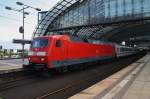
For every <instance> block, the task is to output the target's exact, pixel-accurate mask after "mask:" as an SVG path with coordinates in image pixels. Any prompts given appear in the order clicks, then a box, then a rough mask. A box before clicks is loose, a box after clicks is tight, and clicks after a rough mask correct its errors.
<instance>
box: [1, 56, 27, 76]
mask: <svg viewBox="0 0 150 99" xmlns="http://www.w3.org/2000/svg"><path fill="white" fill-rule="evenodd" d="M27 62H28V61H27V59H26V60H25V63H27ZM21 70H22V60H21V59H8V60H0V74H4V73H9V72H15V71H21Z"/></svg>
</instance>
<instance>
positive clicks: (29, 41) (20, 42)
mask: <svg viewBox="0 0 150 99" xmlns="http://www.w3.org/2000/svg"><path fill="white" fill-rule="evenodd" d="M13 43H16V44H31V40H22V39H13Z"/></svg>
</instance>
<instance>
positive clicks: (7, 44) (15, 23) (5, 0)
mask: <svg viewBox="0 0 150 99" xmlns="http://www.w3.org/2000/svg"><path fill="white" fill-rule="evenodd" d="M59 1H60V0H0V45H3V48H8V49H9V48H12V47H13V48H16V47H21V46H20V45H16V44H15V45H14V44H12V43H11V42H12V39H21V38H22V34H21V33H19V31H18V28H19V27H20V26H22V14H21V13H18V12H15V11H11V10H6V9H5V6H10V7H12V8H15V9H21V8H22V6H19V5H16V2H22V3H24V4H26V5H30V6H33V7H36V8H37V7H38V8H40V9H41V10H42V11H47V10H50V9H51V8H52V7H53V6H54V5H55V4H56V3H58V2H59ZM25 11H26V12H29V13H30V14H29V15H27V16H26V18H25V39H31V37H32V33H33V31H34V30H35V27H36V25H37V11H36V10H33V9H30V8H28V9H26V10H25Z"/></svg>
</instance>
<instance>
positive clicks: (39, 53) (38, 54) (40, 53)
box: [36, 52, 46, 56]
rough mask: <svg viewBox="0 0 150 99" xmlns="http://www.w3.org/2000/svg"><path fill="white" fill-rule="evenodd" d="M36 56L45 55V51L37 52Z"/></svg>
mask: <svg viewBox="0 0 150 99" xmlns="http://www.w3.org/2000/svg"><path fill="white" fill-rule="evenodd" d="M36 55H37V56H46V52H37V54H36Z"/></svg>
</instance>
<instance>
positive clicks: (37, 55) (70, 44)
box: [28, 35, 127, 69]
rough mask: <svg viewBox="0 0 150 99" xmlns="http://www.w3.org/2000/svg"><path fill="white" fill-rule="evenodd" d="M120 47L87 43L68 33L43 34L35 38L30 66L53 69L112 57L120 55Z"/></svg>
mask: <svg viewBox="0 0 150 99" xmlns="http://www.w3.org/2000/svg"><path fill="white" fill-rule="evenodd" d="M116 48H117V49H116ZM118 49H119V46H116V44H112V43H95V42H91V43H86V42H83V41H82V40H79V39H75V38H72V37H69V36H68V35H52V36H43V37H36V38H34V39H33V41H32V43H31V47H30V51H29V57H28V59H29V64H30V66H32V67H34V68H38V69H41V68H45V67H46V68H47V69H52V68H60V67H64V66H69V65H73V64H79V63H86V62H94V61H98V60H104V59H112V58H115V57H117V56H119V55H118V54H119V53H118V52H116V51H118ZM119 51H121V50H119ZM122 51H123V50H122ZM125 51H127V48H126V50H125ZM124 55H125V54H124Z"/></svg>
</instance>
